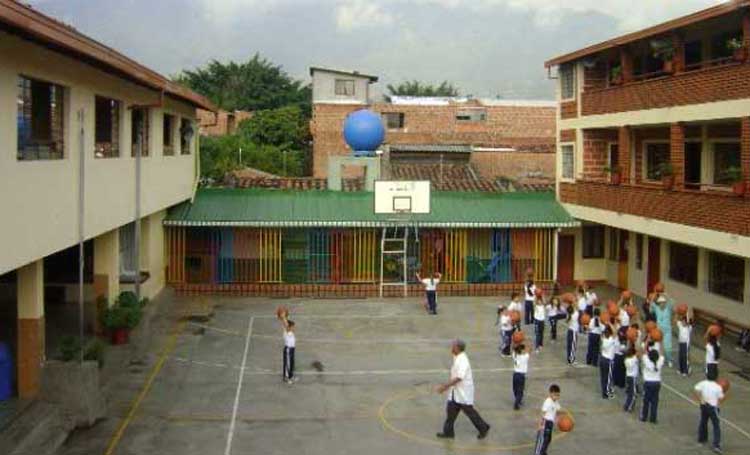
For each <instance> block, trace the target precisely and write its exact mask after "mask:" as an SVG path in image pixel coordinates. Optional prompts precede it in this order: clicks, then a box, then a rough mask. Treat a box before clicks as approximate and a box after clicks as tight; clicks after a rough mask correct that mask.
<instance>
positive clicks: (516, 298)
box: [508, 292, 523, 330]
mask: <svg viewBox="0 0 750 455" xmlns="http://www.w3.org/2000/svg"><path fill="white" fill-rule="evenodd" d="M514 311H516V312H518V314H523V304H522V303H521V295H520V294H519V293H518V292H514V293H512V294H511V295H510V304H509V305H508V312H509V313H512V312H514ZM513 325H514V329H515V330H521V321H520V320H519V321H518V322H516V323H514V324H513Z"/></svg>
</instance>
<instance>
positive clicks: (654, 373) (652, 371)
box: [641, 354, 664, 382]
mask: <svg viewBox="0 0 750 455" xmlns="http://www.w3.org/2000/svg"><path fill="white" fill-rule="evenodd" d="M641 361H642V362H643V381H644V382H661V371H662V369H663V368H664V357H662V356H659V360H657V361H656V365H654V363H653V362H652V361H651V359H649V358H648V355H646V354H643V357H642V359H641Z"/></svg>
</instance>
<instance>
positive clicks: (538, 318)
mask: <svg viewBox="0 0 750 455" xmlns="http://www.w3.org/2000/svg"><path fill="white" fill-rule="evenodd" d="M546 320H547V305H546V304H545V303H544V298H543V297H542V296H541V295H538V296H536V297H535V299H534V334H535V335H536V336H535V337H534V348H535V349H536V353H537V354H538V353H539V352H540V351H541V350H542V347H544V322H545V321H546Z"/></svg>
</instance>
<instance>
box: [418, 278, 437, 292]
mask: <svg viewBox="0 0 750 455" xmlns="http://www.w3.org/2000/svg"><path fill="white" fill-rule="evenodd" d="M438 283H440V278H425V279H423V280H422V284H424V289H425V291H436V290H437V285H438Z"/></svg>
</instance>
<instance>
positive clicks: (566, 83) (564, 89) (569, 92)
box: [559, 65, 576, 100]
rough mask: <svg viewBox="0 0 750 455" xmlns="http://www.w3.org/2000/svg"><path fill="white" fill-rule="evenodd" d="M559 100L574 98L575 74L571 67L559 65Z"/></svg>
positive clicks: (573, 67) (573, 68)
mask: <svg viewBox="0 0 750 455" xmlns="http://www.w3.org/2000/svg"><path fill="white" fill-rule="evenodd" d="M559 73H560V98H562V99H563V100H569V99H572V98H575V96H576V73H575V66H573V65H560V72H559Z"/></svg>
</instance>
